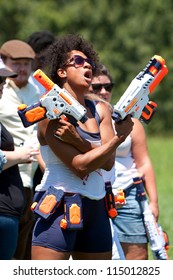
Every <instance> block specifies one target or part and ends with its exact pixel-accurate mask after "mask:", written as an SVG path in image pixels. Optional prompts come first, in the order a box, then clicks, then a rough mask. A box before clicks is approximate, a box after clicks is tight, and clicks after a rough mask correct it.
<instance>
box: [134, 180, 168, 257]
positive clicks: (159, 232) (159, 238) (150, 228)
mask: <svg viewBox="0 0 173 280" xmlns="http://www.w3.org/2000/svg"><path fill="white" fill-rule="evenodd" d="M134 180H136V182H135V181H134V183H136V184H138V183H140V182H141V184H139V185H138V186H137V196H138V198H139V201H140V206H141V210H142V212H143V215H144V224H145V229H146V233H147V236H148V240H149V243H150V248H151V251H152V253H153V256H154V258H155V259H157V260H169V258H168V254H167V250H168V249H169V239H168V235H167V233H166V232H165V231H163V229H162V227H161V226H160V225H159V224H158V223H157V222H156V221H155V219H154V216H153V214H152V212H151V210H150V208H149V205H148V200H147V197H146V193H145V190H144V187H143V183H142V179H140V178H135V179H134Z"/></svg>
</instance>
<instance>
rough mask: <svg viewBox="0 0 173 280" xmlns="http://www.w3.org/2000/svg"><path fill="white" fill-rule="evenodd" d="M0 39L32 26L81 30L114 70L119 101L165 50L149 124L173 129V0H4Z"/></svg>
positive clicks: (156, 129)
mask: <svg viewBox="0 0 173 280" xmlns="http://www.w3.org/2000/svg"><path fill="white" fill-rule="evenodd" d="M0 6H1V9H0V22H1V30H0V44H2V43H3V42H5V41H6V40H9V39H14V38H17V39H21V40H25V39H26V38H27V37H28V36H29V35H30V34H31V33H32V32H35V31H39V30H50V31H52V32H53V33H54V34H55V35H56V36H61V35H63V34H68V33H79V34H81V35H83V36H84V37H85V38H86V39H87V40H89V41H90V42H91V43H92V44H93V45H94V48H95V49H96V51H98V53H99V56H100V61H101V62H102V63H104V64H105V65H106V66H107V67H108V69H109V70H110V72H111V74H112V77H113V80H114V82H115V87H114V90H113V100H112V102H113V103H116V102H117V101H118V99H119V98H120V96H121V95H122V94H123V92H124V91H125V90H126V88H127V87H128V85H129V83H130V82H131V81H132V79H133V78H134V77H135V76H136V75H137V74H138V73H139V72H140V71H141V70H142V69H143V68H144V66H145V65H146V64H147V63H148V61H149V60H150V58H151V57H152V56H153V55H155V54H158V55H161V56H162V57H163V58H164V59H165V61H166V65H167V67H168V69H169V73H168V75H167V76H166V77H165V78H164V79H163V81H162V82H161V83H160V84H159V85H158V87H157V88H156V89H155V91H154V92H153V93H152V94H151V96H150V99H151V100H153V101H154V102H156V103H157V105H158V108H157V110H156V114H155V116H154V118H153V120H152V121H151V123H150V124H149V125H148V126H146V130H147V132H148V133H151V134H157V135H158V134H161V135H162V134H163V133H166V134H172V133H173V123H172V119H173V94H172V92H171V91H172V73H173V51H172V45H173V44H172V43H173V42H172V41H173V28H172V26H173V2H172V1H171V0H157V1H151V0H140V1H139V0H102V1H100V0H81V1H78V0H49V1H47V0H30V1H28V0H23V1H19V0H13V1H6V0H0Z"/></svg>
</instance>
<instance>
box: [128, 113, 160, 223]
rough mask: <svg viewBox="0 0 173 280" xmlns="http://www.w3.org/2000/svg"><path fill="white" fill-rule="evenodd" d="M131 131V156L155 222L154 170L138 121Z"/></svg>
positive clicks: (156, 208) (155, 188)
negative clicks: (141, 180) (141, 179)
mask: <svg viewBox="0 0 173 280" xmlns="http://www.w3.org/2000/svg"><path fill="white" fill-rule="evenodd" d="M133 121H134V127H133V130H132V133H131V135H132V154H133V157H134V160H135V163H136V167H137V169H138V171H139V173H141V174H142V176H143V178H144V184H145V188H146V192H147V194H148V197H149V201H150V208H151V210H152V213H153V214H154V216H155V218H156V220H157V219H158V215H159V208H158V194H157V186H156V177H155V172H154V168H153V165H152V162H151V159H150V157H149V153H148V148H147V140H146V134H145V130H144V128H143V126H142V124H141V123H140V121H139V120H137V119H134V120H133Z"/></svg>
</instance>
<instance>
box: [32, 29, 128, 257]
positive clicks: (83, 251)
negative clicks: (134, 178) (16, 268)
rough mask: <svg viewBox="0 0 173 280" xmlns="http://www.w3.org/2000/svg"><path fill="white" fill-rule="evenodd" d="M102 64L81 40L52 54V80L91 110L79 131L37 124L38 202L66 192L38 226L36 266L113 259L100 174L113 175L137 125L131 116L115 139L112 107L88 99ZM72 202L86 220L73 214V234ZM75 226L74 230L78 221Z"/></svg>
mask: <svg viewBox="0 0 173 280" xmlns="http://www.w3.org/2000/svg"><path fill="white" fill-rule="evenodd" d="M97 60H98V57H97V53H96V52H95V51H94V50H93V47H92V46H91V45H90V44H89V43H88V42H87V41H86V40H84V39H83V38H82V37H81V36H80V35H77V34H69V35H65V36H62V37H59V38H58V39H57V41H56V43H55V44H53V45H52V46H51V47H50V49H49V63H50V79H51V80H52V81H53V82H54V83H55V84H58V85H59V86H60V87H61V88H64V89H65V90H67V91H68V92H69V94H71V95H72V96H73V97H74V99H76V100H77V101H78V102H80V104H81V105H82V106H83V107H84V108H86V109H87V111H86V117H87V118H86V121H85V122H84V123H83V122H81V121H78V122H77V126H74V125H73V124H71V123H70V122H68V121H67V120H66V119H64V118H63V116H62V117H61V118H60V119H55V120H48V119H45V120H43V121H40V122H39V123H38V138H39V141H40V145H41V153H42V156H43V159H44V161H45V164H46V169H45V172H44V175H43V179H42V181H41V183H40V184H39V185H38V186H37V187H36V192H35V196H34V202H38V201H39V200H40V199H41V197H42V195H44V194H45V192H46V191H47V190H48V189H49V186H52V187H53V189H54V191H55V192H58V193H60V191H61V192H62V193H63V199H62V202H61V203H60V204H59V206H58V207H57V208H56V211H55V212H54V213H53V214H52V216H51V217H50V219H49V220H46V221H45V219H44V218H43V217H41V216H40V217H39V216H38V218H37V220H36V222H35V226H34V229H33V238H32V259H33V260H36V259H37V260H41V259H49V260H51V259H52V260H63V259H66V260H67V259H69V258H70V256H72V257H73V259H85V260H86V259H90V260H91V259H92V260H93V259H103V260H104V259H111V255H112V237H111V229H110V223H109V217H108V214H107V212H106V206H105V199H104V197H105V183H104V180H103V177H102V173H101V169H100V168H103V169H106V170H109V169H110V168H111V167H112V164H113V163H114V157H115V151H116V147H117V146H118V145H119V144H120V143H122V142H123V141H124V140H125V138H126V137H127V135H128V134H129V133H130V132H131V130H132V127H133V122H132V121H131V117H130V116H128V117H127V119H126V120H125V121H122V122H121V124H118V125H117V135H115V133H114V130H113V126H112V121H111V111H110V109H109V106H108V105H107V104H105V103H104V102H102V101H101V102H92V101H91V100H89V99H85V94H86V93H88V91H89V86H90V83H91V80H92V75H93V73H95V71H96V70H97ZM96 115H97V117H96ZM97 120H98V122H97ZM73 133H74V137H73ZM77 135H81V136H82V137H77ZM96 146H97V147H96ZM92 147H93V149H94V151H93V149H92ZM69 199H70V200H74V203H73V205H74V204H76V203H77V204H78V205H80V209H81V213H82V219H83V224H82V223H80V215H79V216H78V215H77V213H76V214H75V213H74V216H73V218H77V217H78V218H77V225H78V227H77V228H73V230H71V229H68V225H69V224H66V223H65V221H66V220H64V215H65V212H64V211H65V208H64V207H65V205H66V201H68V200H69ZM76 199H77V200H76ZM64 204H65V205H64ZM67 205H68V202H67ZM66 209H67V208H66ZM76 216H77V217H76ZM71 222H72V224H71V225H72V226H73V227H75V225H74V221H73V219H72V221H71ZM65 225H67V228H65Z"/></svg>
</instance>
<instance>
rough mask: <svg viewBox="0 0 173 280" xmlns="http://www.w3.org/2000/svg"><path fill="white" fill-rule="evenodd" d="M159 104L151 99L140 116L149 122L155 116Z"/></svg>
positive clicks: (142, 119)
mask: <svg viewBox="0 0 173 280" xmlns="http://www.w3.org/2000/svg"><path fill="white" fill-rule="evenodd" d="M156 108H157V104H156V103H155V102H153V101H149V102H148V103H147V105H146V106H145V107H144V109H143V111H142V115H141V116H140V120H141V121H143V122H144V123H146V124H148V123H149V122H150V121H151V119H152V118H153V116H154V114H155V112H156Z"/></svg>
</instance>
